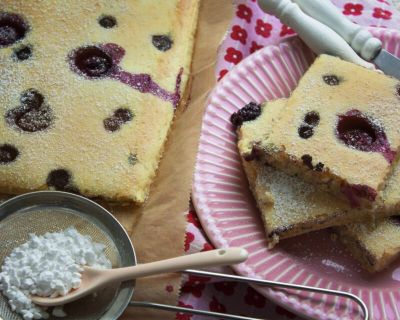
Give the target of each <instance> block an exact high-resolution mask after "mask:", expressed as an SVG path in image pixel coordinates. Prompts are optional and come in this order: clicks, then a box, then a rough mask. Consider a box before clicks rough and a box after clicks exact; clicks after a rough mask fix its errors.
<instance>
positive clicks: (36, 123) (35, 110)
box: [5, 89, 54, 132]
mask: <svg viewBox="0 0 400 320" xmlns="http://www.w3.org/2000/svg"><path fill="white" fill-rule="evenodd" d="M20 101H21V105H20V106H18V107H16V108H14V109H11V110H9V111H8V112H7V113H6V115H5V118H6V121H7V123H8V124H9V125H11V126H12V127H18V128H19V129H21V130H23V131H25V132H37V131H42V130H45V129H47V128H48V127H50V125H51V124H52V122H53V119H54V117H53V112H52V110H51V108H50V107H49V106H47V105H46V104H44V98H43V95H41V94H40V93H39V92H37V91H36V90H34V89H29V90H27V91H25V92H24V93H23V94H22V95H21V98H20Z"/></svg>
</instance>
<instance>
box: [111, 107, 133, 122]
mask: <svg viewBox="0 0 400 320" xmlns="http://www.w3.org/2000/svg"><path fill="white" fill-rule="evenodd" d="M114 117H115V118H117V119H120V120H121V121H122V122H128V121H130V120H132V118H133V115H132V112H131V111H130V110H129V109H123V108H120V109H117V110H116V111H115V112H114Z"/></svg>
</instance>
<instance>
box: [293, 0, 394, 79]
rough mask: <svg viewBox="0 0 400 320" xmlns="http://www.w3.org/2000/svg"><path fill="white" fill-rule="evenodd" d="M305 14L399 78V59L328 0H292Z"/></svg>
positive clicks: (388, 73)
mask: <svg viewBox="0 0 400 320" xmlns="http://www.w3.org/2000/svg"><path fill="white" fill-rule="evenodd" d="M293 1H294V2H295V3H296V4H297V5H298V6H299V7H300V8H301V9H302V10H303V11H304V12H305V13H306V14H308V15H309V16H310V17H313V18H314V19H316V20H318V21H320V22H321V23H323V24H325V25H327V26H328V27H330V28H331V29H333V30H334V31H335V32H337V33H338V34H339V35H340V36H341V37H342V38H343V39H344V40H345V41H346V42H347V43H348V44H349V45H350V46H351V47H352V48H353V49H354V51H355V52H357V53H358V54H359V55H360V56H361V57H362V58H364V59H365V60H367V61H371V62H373V63H374V64H375V65H376V66H377V67H378V68H379V69H381V70H382V71H383V72H384V73H385V74H387V75H389V76H393V77H395V78H397V79H400V59H399V58H397V57H395V56H394V55H393V54H391V53H389V52H388V51H386V50H384V49H382V42H381V41H380V40H379V39H377V38H375V37H374V36H373V35H372V34H371V33H370V32H369V31H368V30H366V29H365V28H363V27H362V26H360V25H357V24H355V23H353V22H352V21H350V20H349V19H348V18H346V17H345V16H344V15H343V14H342V13H341V12H340V11H339V9H338V8H337V7H336V6H335V5H333V4H332V2H331V1H330V0H293Z"/></svg>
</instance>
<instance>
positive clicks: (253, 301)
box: [244, 287, 265, 308]
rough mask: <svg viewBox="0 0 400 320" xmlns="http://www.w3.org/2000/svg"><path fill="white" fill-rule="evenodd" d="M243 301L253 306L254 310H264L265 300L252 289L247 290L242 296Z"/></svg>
mask: <svg viewBox="0 0 400 320" xmlns="http://www.w3.org/2000/svg"><path fill="white" fill-rule="evenodd" d="M244 301H245V302H246V303H247V304H248V305H250V306H255V307H256V308H264V307H265V298H264V297H263V296H262V295H261V294H259V293H258V292H257V291H256V290H254V289H253V288H252V287H248V288H247V293H246V295H245V296H244Z"/></svg>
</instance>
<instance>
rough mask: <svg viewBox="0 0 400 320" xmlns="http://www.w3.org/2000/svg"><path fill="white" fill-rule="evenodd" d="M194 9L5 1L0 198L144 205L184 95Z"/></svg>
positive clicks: (0, 12)
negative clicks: (49, 193)
mask: <svg viewBox="0 0 400 320" xmlns="http://www.w3.org/2000/svg"><path fill="white" fill-rule="evenodd" d="M198 6H199V2H198V1H195V0H189V1H188V0H171V1H155V0H146V1H144V0H140V1H139V0H137V1H132V0H121V1H106V0H98V1H92V0H70V1H61V0H54V1H12V0H3V1H1V3H0V92H1V94H0V117H1V119H0V120H1V121H0V192H2V193H7V194H17V193H22V192H28V191H33V190H42V189H48V188H50V189H56V190H64V191H69V192H75V193H80V194H83V195H85V196H88V197H99V198H104V199H107V200H110V201H112V202H137V203H142V202H143V201H144V200H145V199H146V197H147V195H148V193H149V188H150V184H151V182H152V180H153V178H154V176H155V173H156V169H157V167H158V162H159V159H160V157H161V154H162V151H163V147H164V143H165V141H166V139H167V135H168V132H169V130H170V127H171V124H172V121H173V119H174V115H175V111H176V109H177V108H178V107H179V105H180V101H181V100H182V97H184V95H185V90H186V87H187V82H188V77H189V73H190V64H191V56H192V48H193V43H194V39H195V30H196V25H197V14H198Z"/></svg>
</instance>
